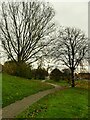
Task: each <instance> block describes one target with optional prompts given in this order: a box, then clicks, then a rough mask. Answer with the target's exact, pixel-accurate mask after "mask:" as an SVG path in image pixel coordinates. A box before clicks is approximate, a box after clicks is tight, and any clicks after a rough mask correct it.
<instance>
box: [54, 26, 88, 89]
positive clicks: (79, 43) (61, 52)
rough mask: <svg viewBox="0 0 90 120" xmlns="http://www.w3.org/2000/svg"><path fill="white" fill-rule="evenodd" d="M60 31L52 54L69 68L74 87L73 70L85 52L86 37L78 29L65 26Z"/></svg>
mask: <svg viewBox="0 0 90 120" xmlns="http://www.w3.org/2000/svg"><path fill="white" fill-rule="evenodd" d="M61 31H62V32H60V35H59V39H58V40H57V42H56V47H55V48H54V49H53V52H52V55H53V57H55V58H56V61H62V62H63V63H64V65H66V66H67V67H68V68H69V69H70V70H71V78H72V79H71V81H72V82H71V84H72V87H74V86H75V80H74V72H75V70H76V68H77V66H78V65H79V64H80V62H81V61H82V60H83V59H84V57H85V54H86V53H87V50H88V44H87V42H88V39H87V37H86V36H85V34H84V33H83V32H82V31H81V30H80V29H76V28H70V27H66V28H64V29H63V30H61Z"/></svg>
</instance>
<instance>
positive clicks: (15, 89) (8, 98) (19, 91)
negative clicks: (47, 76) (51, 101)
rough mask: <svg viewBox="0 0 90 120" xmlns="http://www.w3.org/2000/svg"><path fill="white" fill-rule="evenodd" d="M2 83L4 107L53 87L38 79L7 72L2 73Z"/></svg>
mask: <svg viewBox="0 0 90 120" xmlns="http://www.w3.org/2000/svg"><path fill="white" fill-rule="evenodd" d="M2 85H3V86H2V96H3V97H2V99H3V105H2V106H3V107H5V106H7V105H9V104H11V103H14V102H15V101H17V100H20V99H23V98H24V97H26V96H29V95H31V94H35V93H37V92H39V91H43V90H46V89H50V88H53V86H51V85H47V84H46V83H42V82H41V81H38V80H28V79H24V78H20V77H15V76H10V75H7V74H3V75H2Z"/></svg>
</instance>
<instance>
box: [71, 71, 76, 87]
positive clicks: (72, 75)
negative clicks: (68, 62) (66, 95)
mask: <svg viewBox="0 0 90 120" xmlns="http://www.w3.org/2000/svg"><path fill="white" fill-rule="evenodd" d="M71 82H72V83H71V85H72V87H75V81H74V70H71Z"/></svg>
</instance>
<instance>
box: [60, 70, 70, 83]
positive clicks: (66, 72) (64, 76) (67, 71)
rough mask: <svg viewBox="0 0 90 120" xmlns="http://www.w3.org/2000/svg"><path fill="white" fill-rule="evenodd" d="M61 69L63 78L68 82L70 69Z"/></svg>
mask: <svg viewBox="0 0 90 120" xmlns="http://www.w3.org/2000/svg"><path fill="white" fill-rule="evenodd" d="M62 71H63V79H64V80H67V81H68V82H70V81H71V71H70V69H66V68H65V69H63V70H62Z"/></svg>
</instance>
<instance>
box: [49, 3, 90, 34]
mask: <svg viewBox="0 0 90 120" xmlns="http://www.w3.org/2000/svg"><path fill="white" fill-rule="evenodd" d="M51 3H52V5H53V6H54V9H55V12H56V15H55V19H56V21H57V23H58V24H59V25H63V26H70V27H76V28H80V29H82V30H83V31H85V33H86V34H88V2H51Z"/></svg>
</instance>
